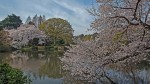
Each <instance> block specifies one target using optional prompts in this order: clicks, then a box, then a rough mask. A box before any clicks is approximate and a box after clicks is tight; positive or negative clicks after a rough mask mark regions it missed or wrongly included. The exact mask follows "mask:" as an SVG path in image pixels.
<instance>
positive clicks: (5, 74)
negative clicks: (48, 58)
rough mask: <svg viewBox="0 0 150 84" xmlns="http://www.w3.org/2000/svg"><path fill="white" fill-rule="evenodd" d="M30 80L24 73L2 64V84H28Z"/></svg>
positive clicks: (0, 69) (0, 71)
mask: <svg viewBox="0 0 150 84" xmlns="http://www.w3.org/2000/svg"><path fill="white" fill-rule="evenodd" d="M30 82H31V81H30V79H28V78H27V76H24V74H23V72H21V71H20V70H18V69H15V68H12V67H10V66H9V65H8V64H0V84H25V83H26V84H27V83H30Z"/></svg>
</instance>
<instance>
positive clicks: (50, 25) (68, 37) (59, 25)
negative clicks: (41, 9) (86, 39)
mask: <svg viewBox="0 0 150 84" xmlns="http://www.w3.org/2000/svg"><path fill="white" fill-rule="evenodd" d="M40 29H41V30H42V31H44V32H45V33H46V34H47V35H48V36H49V37H50V38H52V40H53V44H54V45H56V44H59V43H63V42H64V43H65V44H69V43H72V38H73V29H72V27H71V25H70V23H69V22H68V21H66V20H63V19H61V18H52V19H48V20H47V21H46V22H44V23H43V24H42V25H41V26H40Z"/></svg>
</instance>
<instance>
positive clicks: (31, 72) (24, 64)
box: [0, 51, 64, 84]
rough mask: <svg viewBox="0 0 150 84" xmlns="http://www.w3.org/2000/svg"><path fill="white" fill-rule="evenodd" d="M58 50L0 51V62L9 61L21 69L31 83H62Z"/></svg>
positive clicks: (60, 54)
mask: <svg viewBox="0 0 150 84" xmlns="http://www.w3.org/2000/svg"><path fill="white" fill-rule="evenodd" d="M60 56H62V53H59V52H27V53H23V52H20V51H15V52H12V53H0V63H4V62H6V63H9V64H10V65H11V66H12V67H14V68H18V69H21V70H22V71H23V72H24V73H25V74H26V75H27V76H28V77H30V78H31V80H32V83H33V84H62V83H63V74H64V73H63V70H62V65H61V62H60V60H59V57H60Z"/></svg>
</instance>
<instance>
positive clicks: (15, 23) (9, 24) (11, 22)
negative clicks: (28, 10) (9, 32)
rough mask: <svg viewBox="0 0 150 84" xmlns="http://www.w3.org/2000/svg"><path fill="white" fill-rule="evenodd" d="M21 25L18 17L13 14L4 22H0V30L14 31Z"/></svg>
mask: <svg viewBox="0 0 150 84" xmlns="http://www.w3.org/2000/svg"><path fill="white" fill-rule="evenodd" d="M21 24H22V20H21V19H20V16H16V15H15V14H12V15H8V16H7V17H6V18H5V19H4V20H2V21H1V22H0V28H8V29H16V28H17V27H19V26H20V25H21Z"/></svg>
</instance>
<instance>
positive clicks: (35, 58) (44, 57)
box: [0, 51, 150, 84]
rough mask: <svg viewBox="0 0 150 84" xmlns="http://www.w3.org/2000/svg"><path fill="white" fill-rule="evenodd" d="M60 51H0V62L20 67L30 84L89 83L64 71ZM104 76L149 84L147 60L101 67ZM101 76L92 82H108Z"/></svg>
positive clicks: (121, 82) (119, 83) (149, 63)
mask: <svg viewBox="0 0 150 84" xmlns="http://www.w3.org/2000/svg"><path fill="white" fill-rule="evenodd" d="M62 54H63V53H61V52H57V51H53V52H21V51H15V52H12V53H0V63H4V62H7V63H9V64H10V65H11V66H12V67H14V68H18V69H21V70H22V71H23V72H24V73H25V74H26V75H28V76H29V77H30V78H31V79H32V81H33V82H32V83H33V84H89V82H87V80H82V81H81V80H80V79H79V78H76V77H74V76H71V75H70V74H69V73H64V71H63V70H62V64H61V62H60V60H59V57H60V56H62ZM105 76H107V77H109V78H110V79H111V80H113V81H114V82H115V83H117V84H150V61H149V60H145V61H142V62H141V63H139V64H131V65H127V66H124V67H123V66H119V65H118V66H114V65H113V66H110V67H109V68H107V69H106V70H105ZM105 76H104V75H103V76H99V77H100V78H99V80H98V79H97V80H96V82H95V83H96V84H103V83H105V84H110V81H108V79H107V78H106V77H105ZM95 83H94V84H95ZM90 84H91V83H90Z"/></svg>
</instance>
